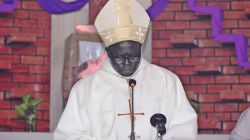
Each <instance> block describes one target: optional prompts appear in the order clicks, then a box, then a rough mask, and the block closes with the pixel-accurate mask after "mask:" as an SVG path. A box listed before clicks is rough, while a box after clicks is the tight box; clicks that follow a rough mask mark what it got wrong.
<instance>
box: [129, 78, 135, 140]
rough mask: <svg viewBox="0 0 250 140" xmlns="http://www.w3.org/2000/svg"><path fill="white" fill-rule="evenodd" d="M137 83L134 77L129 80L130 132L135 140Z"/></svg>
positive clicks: (131, 138)
mask: <svg viewBox="0 0 250 140" xmlns="http://www.w3.org/2000/svg"><path fill="white" fill-rule="evenodd" d="M135 85H136V81H135V80H134V79H130V80H129V86H130V87H131V100H132V101H131V113H132V115H131V116H132V118H131V134H130V140H135V132H134V128H135V114H134V86H135Z"/></svg>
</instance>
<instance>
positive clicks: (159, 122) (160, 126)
mask: <svg viewBox="0 0 250 140" xmlns="http://www.w3.org/2000/svg"><path fill="white" fill-rule="evenodd" d="M166 122H167V119H166V117H165V116H164V115H163V114H160V113H157V114H154V115H153V116H152V117H151V118H150V123H151V125H152V126H154V127H156V129H157V135H158V134H159V135H160V136H162V135H164V134H165V133H166V127H165V124H166Z"/></svg>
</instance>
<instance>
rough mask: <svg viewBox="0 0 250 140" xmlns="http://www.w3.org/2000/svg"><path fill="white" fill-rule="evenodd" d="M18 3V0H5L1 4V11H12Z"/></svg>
mask: <svg viewBox="0 0 250 140" xmlns="http://www.w3.org/2000/svg"><path fill="white" fill-rule="evenodd" d="M17 4H18V0H4V1H3V3H2V4H1V5H0V13H11V12H12V11H13V10H14V9H15V8H16V7H17Z"/></svg>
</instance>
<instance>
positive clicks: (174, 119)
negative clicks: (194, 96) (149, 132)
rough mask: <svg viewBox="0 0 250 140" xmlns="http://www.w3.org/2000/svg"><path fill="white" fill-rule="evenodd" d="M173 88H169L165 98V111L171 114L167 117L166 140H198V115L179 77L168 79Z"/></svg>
mask: <svg viewBox="0 0 250 140" xmlns="http://www.w3.org/2000/svg"><path fill="white" fill-rule="evenodd" d="M167 82H168V83H169V82H171V83H172V84H171V86H167V88H168V89H167V91H168V93H167V94H166V95H165V96H166V97H165V98H164V101H163V103H164V107H163V108H162V109H163V112H164V110H170V111H167V112H168V113H166V114H170V115H169V116H167V119H168V120H167V121H168V122H167V123H168V124H167V133H166V135H165V137H164V139H166V140H168V139H171V140H172V139H173V140H196V139H197V115H196V113H195V111H194V109H193V108H192V106H191V105H190V103H189V101H188V99H187V97H186V94H185V92H184V89H183V86H182V84H181V82H180V80H179V78H178V77H177V76H175V75H174V76H173V79H170V80H169V79H168V80H167Z"/></svg>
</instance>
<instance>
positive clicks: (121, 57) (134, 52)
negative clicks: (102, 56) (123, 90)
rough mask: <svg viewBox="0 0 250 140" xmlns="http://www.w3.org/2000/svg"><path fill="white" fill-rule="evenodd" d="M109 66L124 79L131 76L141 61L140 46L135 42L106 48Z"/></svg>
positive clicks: (120, 43) (126, 42) (125, 42)
mask: <svg viewBox="0 0 250 140" xmlns="http://www.w3.org/2000/svg"><path fill="white" fill-rule="evenodd" d="M106 51H107V54H108V56H109V58H110V61H111V65H112V66H113V68H114V69H115V71H116V72H117V73H119V74H120V75H122V76H124V77H129V76H131V75H132V74H133V73H134V72H135V71H136V69H137V68H138V66H139V64H140V60H141V44H140V43H139V42H135V41H122V42H118V43H116V44H113V45H111V46H109V47H108V48H106Z"/></svg>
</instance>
